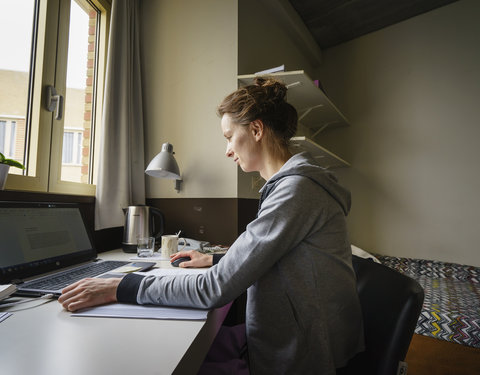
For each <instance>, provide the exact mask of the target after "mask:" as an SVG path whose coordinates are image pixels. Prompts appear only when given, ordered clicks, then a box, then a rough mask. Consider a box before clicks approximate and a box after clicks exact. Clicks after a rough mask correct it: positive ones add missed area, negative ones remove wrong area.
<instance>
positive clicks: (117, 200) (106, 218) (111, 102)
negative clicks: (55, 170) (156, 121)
mask: <svg viewBox="0 0 480 375" xmlns="http://www.w3.org/2000/svg"><path fill="white" fill-rule="evenodd" d="M139 12H140V0H113V2H112V13H111V22H110V36H109V41H108V57H107V69H106V77H105V93H104V105H103V129H102V132H101V133H102V134H101V147H100V155H99V169H98V173H99V174H98V179H97V192H96V207H95V229H97V230H99V229H103V228H111V227H118V226H122V225H123V217H124V215H123V211H122V208H124V207H127V206H129V205H137V204H145V174H144V169H145V163H144V140H143V113H142V87H141V71H140V45H139V36H140V22H139Z"/></svg>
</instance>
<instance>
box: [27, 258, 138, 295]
mask: <svg viewBox="0 0 480 375" xmlns="http://www.w3.org/2000/svg"><path fill="white" fill-rule="evenodd" d="M128 263H129V262H125V261H119V260H106V261H103V262H99V263H90V264H86V265H84V266H82V267H79V268H76V269H71V270H67V271H64V272H61V273H59V274H55V275H51V276H47V277H45V278H42V279H40V280H34V281H29V282H26V283H24V284H22V285H21V287H20V288H21V289H26V288H28V289H38V290H45V291H48V290H59V289H63V288H65V287H66V286H68V285H70V284H72V283H74V282H76V281H78V280H81V279H84V278H86V277H95V276H98V275H101V274H102V273H105V272H108V271H111V270H114V269H115V268H118V267H121V266H123V265H125V264H128Z"/></svg>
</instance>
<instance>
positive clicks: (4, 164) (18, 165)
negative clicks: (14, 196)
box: [0, 152, 25, 190]
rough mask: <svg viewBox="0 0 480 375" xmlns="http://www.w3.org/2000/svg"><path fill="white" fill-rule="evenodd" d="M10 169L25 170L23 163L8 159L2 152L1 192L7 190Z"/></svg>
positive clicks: (0, 156) (0, 170)
mask: <svg viewBox="0 0 480 375" xmlns="http://www.w3.org/2000/svg"><path fill="white" fill-rule="evenodd" d="M10 167H16V168H20V169H25V167H24V165H23V164H22V163H20V162H18V161H16V160H13V159H7V158H6V157H5V155H3V154H2V153H1V152H0V190H3V189H4V188H5V182H7V176H8V170H9V169H10Z"/></svg>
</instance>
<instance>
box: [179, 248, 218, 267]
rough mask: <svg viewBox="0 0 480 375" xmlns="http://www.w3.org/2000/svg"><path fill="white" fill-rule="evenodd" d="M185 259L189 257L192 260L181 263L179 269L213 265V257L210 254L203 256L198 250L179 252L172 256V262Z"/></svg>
mask: <svg viewBox="0 0 480 375" xmlns="http://www.w3.org/2000/svg"><path fill="white" fill-rule="evenodd" d="M183 257H188V258H190V260H189V261H186V262H182V263H180V264H179V267H182V268H188V267H193V268H203V267H210V266H211V265H212V264H213V256H211V255H208V254H202V253H200V252H198V251H196V250H188V251H179V252H178V253H175V254H173V255H171V256H170V262H173V261H174V260H175V259H178V258H183Z"/></svg>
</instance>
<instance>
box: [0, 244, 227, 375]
mask: <svg viewBox="0 0 480 375" xmlns="http://www.w3.org/2000/svg"><path fill="white" fill-rule="evenodd" d="M133 255H134V254H126V253H123V252H122V251H121V250H115V251H110V252H106V253H100V254H99V258H102V259H128V258H129V257H131V256H133ZM157 265H158V266H159V267H171V265H170V264H169V262H168V261H161V262H157ZM38 303H39V302H32V303H25V304H22V305H19V306H17V307H13V308H10V309H3V310H2V311H13V315H12V316H10V317H9V318H7V319H6V320H5V321H3V322H1V323H0V374H1V375H4V374H5V375H6V374H8V375H26V374H32V375H57V374H58V375H61V374H70V375H87V374H88V375H97V374H98V375H103V374H108V375H112V374H115V375H122V374H138V375H147V374H162V375H163V374H172V373H173V374H181V375H184V374H196V372H197V370H198V368H199V366H200V364H201V363H202V361H203V359H204V357H205V355H206V353H207V351H208V349H209V348H210V345H211V343H212V341H213V339H214V338H215V335H216V334H217V331H218V329H219V328H220V326H221V324H222V322H223V320H224V318H225V316H226V314H227V312H228V309H229V308H230V305H227V306H224V307H222V308H220V309H216V310H213V311H211V312H210V313H209V314H208V318H207V320H206V321H179V320H146V319H123V318H87V317H72V316H70V313H69V312H67V311H65V310H63V308H62V306H61V305H60V304H59V303H58V302H57V301H56V300H53V301H51V302H47V303H45V304H43V305H41V306H36V305H37V304H38ZM32 306H36V307H32ZM21 309H22V310H21Z"/></svg>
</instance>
